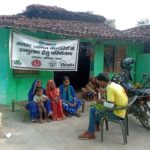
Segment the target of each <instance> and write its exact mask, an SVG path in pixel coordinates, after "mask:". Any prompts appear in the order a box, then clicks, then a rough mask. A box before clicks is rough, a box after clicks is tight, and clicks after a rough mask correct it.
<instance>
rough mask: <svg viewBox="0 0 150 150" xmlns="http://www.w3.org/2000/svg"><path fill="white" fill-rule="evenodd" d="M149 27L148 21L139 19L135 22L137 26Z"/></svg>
mask: <svg viewBox="0 0 150 150" xmlns="http://www.w3.org/2000/svg"><path fill="white" fill-rule="evenodd" d="M142 25H150V21H149V19H141V20H139V21H138V22H137V26H142Z"/></svg>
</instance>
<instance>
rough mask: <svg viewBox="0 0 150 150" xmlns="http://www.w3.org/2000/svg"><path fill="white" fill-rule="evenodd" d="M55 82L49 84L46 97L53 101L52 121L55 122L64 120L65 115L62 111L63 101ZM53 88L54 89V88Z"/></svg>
mask: <svg viewBox="0 0 150 150" xmlns="http://www.w3.org/2000/svg"><path fill="white" fill-rule="evenodd" d="M52 84H55V83H54V81H53V80H49V81H48V82H47V87H46V95H47V96H48V97H49V99H50V100H51V108H52V112H53V113H52V119H53V120H62V119H63V118H64V113H63V109H62V101H61V99H60V92H59V88H57V87H56V86H55V85H52ZM52 86H53V87H52Z"/></svg>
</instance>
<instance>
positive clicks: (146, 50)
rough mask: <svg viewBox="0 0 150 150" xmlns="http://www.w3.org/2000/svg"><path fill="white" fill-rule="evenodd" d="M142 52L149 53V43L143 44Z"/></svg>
mask: <svg viewBox="0 0 150 150" xmlns="http://www.w3.org/2000/svg"><path fill="white" fill-rule="evenodd" d="M144 53H150V43H145V44H144Z"/></svg>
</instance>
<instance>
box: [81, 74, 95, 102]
mask: <svg viewBox="0 0 150 150" xmlns="http://www.w3.org/2000/svg"><path fill="white" fill-rule="evenodd" d="M97 88H98V86H97V82H96V78H94V77H90V79H89V82H88V83H87V84H86V86H85V88H82V89H81V90H82V94H83V97H84V98H85V99H92V100H93V99H95V97H96V96H97Z"/></svg>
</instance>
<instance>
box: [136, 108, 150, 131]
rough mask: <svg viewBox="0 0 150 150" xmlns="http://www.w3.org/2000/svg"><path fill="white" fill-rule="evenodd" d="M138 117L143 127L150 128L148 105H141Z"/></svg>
mask: <svg viewBox="0 0 150 150" xmlns="http://www.w3.org/2000/svg"><path fill="white" fill-rule="evenodd" d="M138 118H139V121H140V122H141V124H142V125H143V127H145V128H146V129H148V130H150V109H149V108H148V106H146V105H140V107H139V115H138Z"/></svg>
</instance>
